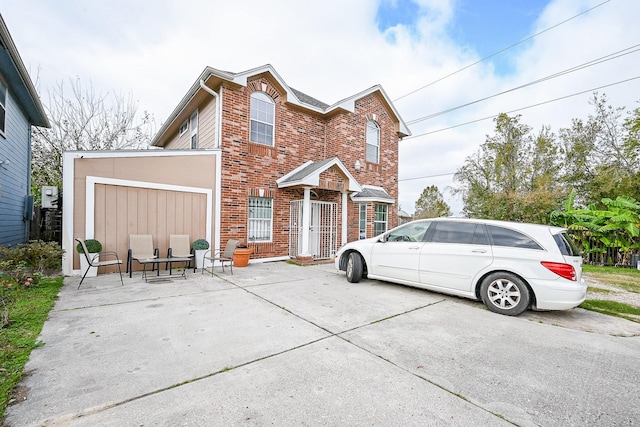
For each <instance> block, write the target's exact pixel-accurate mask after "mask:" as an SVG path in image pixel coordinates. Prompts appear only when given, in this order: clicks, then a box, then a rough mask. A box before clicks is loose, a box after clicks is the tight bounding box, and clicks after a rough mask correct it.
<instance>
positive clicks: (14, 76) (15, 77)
mask: <svg viewBox="0 0 640 427" xmlns="http://www.w3.org/2000/svg"><path fill="white" fill-rule="evenodd" d="M0 42H1V43H0V48H3V49H4V50H6V59H5V60H2V61H0V65H2V70H3V71H5V73H6V74H7V75H5V77H6V78H7V80H9V81H8V82H7V83H8V85H9V88H10V90H12V91H13V94H14V96H15V97H16V99H17V101H18V103H19V104H20V105H21V106H22V108H23V109H24V112H25V114H26V116H27V118H28V119H29V123H30V124H31V125H34V126H39V127H46V128H50V127H51V123H50V122H49V118H48V117H47V113H46V112H45V109H44V107H43V106H42V103H41V102H40V97H39V96H38V92H37V91H36V88H35V86H34V85H33V82H32V81H31V77H29V73H28V72H27V69H26V67H25V66H24V63H23V62H22V58H21V57H20V54H19V53H18V48H17V47H16V45H15V43H14V41H13V38H12V37H11V34H10V33H9V28H8V27H7V24H6V23H5V22H4V18H3V17H2V14H0Z"/></svg>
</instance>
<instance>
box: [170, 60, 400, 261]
mask: <svg viewBox="0 0 640 427" xmlns="http://www.w3.org/2000/svg"><path fill="white" fill-rule="evenodd" d="M285 90H286V89H285V88H283V86H282V85H281V84H280V83H279V81H278V79H277V78H275V77H274V76H272V74H270V73H268V72H267V73H260V74H257V75H254V76H249V77H248V78H247V80H246V85H234V84H225V83H224V82H223V83H222V84H220V86H219V87H218V88H217V90H216V92H217V93H219V96H220V97H221V104H222V107H221V131H220V135H221V138H220V149H221V152H222V156H221V159H222V165H221V174H222V176H221V182H220V183H219V186H218V187H219V188H220V192H221V206H220V208H221V218H220V221H221V227H220V241H221V242H226V241H227V240H228V239H239V240H245V241H246V240H247V239H248V236H247V227H248V210H249V209H248V201H249V197H250V196H261V197H269V198H272V199H273V232H272V242H269V243H256V244H253V245H251V246H252V247H253V249H254V254H253V257H254V258H271V257H282V256H286V255H288V254H289V234H290V230H289V227H290V202H291V201H294V200H301V199H302V197H303V196H302V194H303V189H302V188H300V189H297V188H284V189H279V188H278V186H277V184H276V180H277V179H279V178H281V177H282V176H284V175H286V174H288V173H289V172H291V171H292V170H294V169H296V168H298V167H299V166H301V165H302V164H303V163H305V162H307V161H309V160H311V161H313V162H319V161H323V160H325V159H328V158H332V157H337V158H338V159H339V160H340V161H341V162H342V164H343V165H344V166H345V167H346V168H347V169H348V171H349V173H350V174H351V175H352V176H353V177H354V178H355V179H356V180H357V181H358V183H359V184H361V185H371V186H378V187H383V188H384V189H385V190H386V192H387V193H388V194H389V196H390V197H391V198H392V199H393V200H396V201H397V199H398V141H399V121H398V119H397V118H396V115H395V114H394V113H393V110H392V109H390V107H389V105H388V103H387V100H386V99H385V97H384V96H383V95H382V93H381V92H380V91H373V92H371V93H368V94H366V95H364V96H363V97H361V98H359V99H355V100H354V102H355V106H354V108H353V112H351V111H348V110H347V109H335V110H333V111H332V112H331V114H322V113H318V111H315V110H313V109H312V108H308V109H305V108H303V107H301V106H300V105H299V104H298V105H294V104H293V103H291V102H288V101H287V97H288V95H289V94H288V93H287V92H286V91H285ZM255 91H260V92H263V93H265V94H267V95H268V96H269V97H270V98H271V99H272V100H273V102H274V104H275V126H274V141H275V143H274V146H273V147H269V146H266V145H263V144H258V143H254V142H251V141H250V97H251V94H252V93H253V92H255ZM210 102H211V99H210V98H206V99H204V100H202V101H201V102H200V104H201V105H203V106H204V105H205V104H206V106H207V107H209V108H202V109H201V110H200V117H199V120H200V123H206V122H208V121H209V120H211V119H212V118H211V117H208V116H209V115H211V116H212V115H214V114H215V110H214V109H212V108H210ZM196 108H199V105H192V106H191V109H190V111H194V110H195V109H196ZM186 113H187V114H190V112H189V111H187V112H186ZM368 120H374V121H375V122H376V123H377V124H378V126H379V128H380V162H379V163H378V164H376V163H369V162H366V161H365V158H366V156H365V150H366V146H365V142H366V125H367V121H368ZM212 135H213V132H208V133H207V135H206V136H205V135H199V137H200V140H199V142H198V147H200V148H208V147H213V141H212V138H213V136H212ZM176 144H177V135H176V138H175V140H174V141H171V140H169V141H168V142H167V143H166V144H164V146H165V147H166V148H177V146H176ZM356 161H358V162H359V163H360V164H361V168H360V170H359V171H358V170H356V169H355V166H354V165H355V163H356ZM344 188H345V177H344V176H343V174H342V173H341V171H340V170H339V169H338V168H330V169H328V170H326V171H323V172H322V173H321V175H320V184H319V185H318V187H317V188H315V189H314V191H313V195H314V196H313V198H312V200H318V201H326V202H334V203H337V206H338V210H339V212H338V219H339V221H341V219H342V213H341V212H340V210H341V209H342V203H341V200H342V199H341V191H342V190H343V189H344ZM373 205H374V203H369V207H368V209H367V212H368V216H369V217H370V218H368V224H367V235H368V237H372V236H373V215H374V206H373ZM397 208H398V206H397V203H394V204H389V205H388V227H389V228H392V227H394V226H395V225H397ZM358 229H359V209H358V205H357V204H356V203H353V202H352V201H351V200H349V202H348V228H347V230H348V231H347V232H348V239H347V240H348V241H351V240H355V239H357V238H358ZM339 235H340V234H339V233H338V236H339Z"/></svg>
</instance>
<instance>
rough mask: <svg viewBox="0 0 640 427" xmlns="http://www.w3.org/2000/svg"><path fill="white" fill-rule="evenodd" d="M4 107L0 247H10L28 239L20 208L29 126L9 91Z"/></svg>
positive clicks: (24, 189)
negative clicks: (5, 109)
mask: <svg viewBox="0 0 640 427" xmlns="http://www.w3.org/2000/svg"><path fill="white" fill-rule="evenodd" d="M0 77H2V76H0ZM6 107H7V111H6V125H5V136H4V137H3V136H0V160H3V161H6V160H8V161H9V163H8V164H7V163H3V164H1V165H0V246H13V245H15V244H18V243H24V242H26V241H27V240H28V238H29V222H28V221H25V219H24V207H25V198H26V197H27V196H28V195H29V194H30V188H29V176H30V173H31V159H30V156H31V152H30V140H29V139H30V131H31V125H30V124H29V121H28V119H27V117H26V116H25V114H24V113H23V111H22V110H21V109H20V107H19V105H18V104H17V103H16V102H15V99H14V98H13V97H12V93H11V90H10V89H9V90H8V93H7V105H6Z"/></svg>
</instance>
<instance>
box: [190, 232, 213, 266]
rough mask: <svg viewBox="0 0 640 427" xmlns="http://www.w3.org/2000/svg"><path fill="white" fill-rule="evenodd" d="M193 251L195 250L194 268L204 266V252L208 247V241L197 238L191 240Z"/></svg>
mask: <svg viewBox="0 0 640 427" xmlns="http://www.w3.org/2000/svg"><path fill="white" fill-rule="evenodd" d="M191 246H192V247H193V251H194V252H195V258H196V268H203V267H204V254H205V252H207V250H208V249H209V242H207V241H206V240H205V239H198V240H196V241H194V242H193V245H191Z"/></svg>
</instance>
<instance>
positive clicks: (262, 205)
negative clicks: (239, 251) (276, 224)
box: [249, 197, 273, 242]
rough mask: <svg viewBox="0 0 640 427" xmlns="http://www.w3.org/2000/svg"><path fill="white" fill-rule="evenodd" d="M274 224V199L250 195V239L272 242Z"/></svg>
mask: <svg viewBox="0 0 640 427" xmlns="http://www.w3.org/2000/svg"><path fill="white" fill-rule="evenodd" d="M272 224H273V199H269V198H266V197H249V241H251V242H270V241H271V229H272Z"/></svg>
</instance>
